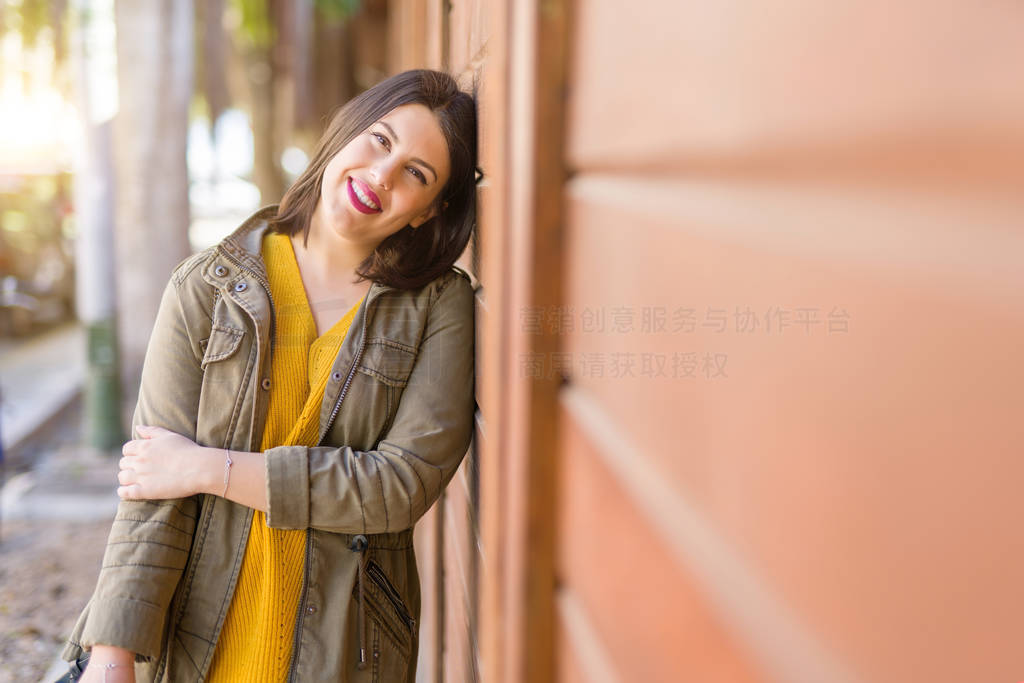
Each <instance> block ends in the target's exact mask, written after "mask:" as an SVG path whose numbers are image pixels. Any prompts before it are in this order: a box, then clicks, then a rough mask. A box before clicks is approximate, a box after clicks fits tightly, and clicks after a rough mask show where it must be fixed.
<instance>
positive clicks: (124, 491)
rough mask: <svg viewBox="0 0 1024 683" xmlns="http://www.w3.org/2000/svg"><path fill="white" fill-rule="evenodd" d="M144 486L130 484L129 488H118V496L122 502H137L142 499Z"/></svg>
mask: <svg viewBox="0 0 1024 683" xmlns="http://www.w3.org/2000/svg"><path fill="white" fill-rule="evenodd" d="M141 493H142V486H140V485H139V484H129V485H127V486H118V487H117V495H118V497H120V498H121V499H122V500H136V499H138V498H141V497H142V496H141Z"/></svg>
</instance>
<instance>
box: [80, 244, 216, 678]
mask: <svg viewBox="0 0 1024 683" xmlns="http://www.w3.org/2000/svg"><path fill="white" fill-rule="evenodd" d="M198 263H199V260H198V259H197V258H195V257H193V258H191V259H189V260H186V261H184V262H182V264H180V265H179V267H178V268H176V269H175V272H174V274H173V275H172V277H171V279H170V281H169V282H168V284H167V286H166V287H165V289H164V292H163V295H162V298H161V302H160V308H159V310H158V313H157V318H156V322H155V325H154V328H153V333H152V335H151V337H150V341H149V345H148V348H147V350H146V358H145V361H144V363H143V370H142V381H141V385H140V388H139V400H138V404H137V406H136V409H135V414H134V416H133V418H132V425H133V428H135V427H137V426H138V425H139V424H148V425H160V426H162V427H166V428H168V429H171V430H174V431H175V432H177V433H179V434H183V435H185V436H186V437H189V438H194V437H195V432H196V420H197V413H198V403H199V393H200V389H201V386H202V377H203V373H202V369H201V367H200V358H201V356H200V355H199V354H200V345H199V340H198V339H195V338H193V337H194V335H195V334H196V332H195V331H194V330H189V329H188V326H187V325H186V317H185V314H184V311H185V310H186V307H188V306H197V305H203V303H202V302H200V301H199V299H200V298H201V297H202V296H203V295H204V294H205V295H206V296H208V294H209V291H208V288H207V290H206V291H205V292H199V291H198V289H199V288H196V291H190V290H189V289H188V288H187V287H184V286H183V284H182V283H183V279H184V278H185V277H186V276H187V274H188V271H189V270H190V269H191V268H194V267H195V266H196V265H198ZM198 509H199V505H198V501H197V499H195V498H190V497H182V498H172V499H169V500H122V501H121V502H120V503H119V504H118V508H117V514H116V516H115V518H114V522H113V524H112V526H111V530H110V536H109V539H108V542H107V548H106V551H105V553H104V557H103V565H102V567H101V569H100V575H99V579H98V580H97V583H96V589H95V591H94V593H93V596H92V599H91V600H90V602H89V605H88V607H87V608H86V610H85V611H84V612H83V615H82V617H81V618H80V619H79V622H78V624H76V627H75V629H74V631H73V632H72V634H71V638H70V643H71V645H80V646H81V647H83V648H85V649H89V648H91V647H92V646H93V645H97V644H103V645H116V646H119V647H121V648H124V649H126V650H128V651H130V652H133V653H139V654H140V655H142V656H145V657H157V656H158V655H159V653H160V647H161V642H162V637H163V629H164V623H165V620H166V614H167V609H168V607H169V605H170V602H171V597H172V595H173V593H174V590H175V588H176V586H177V584H178V581H179V579H180V577H181V573H182V570H183V569H184V567H185V564H186V561H187V559H188V554H189V549H190V548H191V545H192V535H193V533H194V530H195V524H196V518H197V517H198ZM111 680H113V678H111Z"/></svg>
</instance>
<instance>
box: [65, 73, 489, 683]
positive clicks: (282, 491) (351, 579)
mask: <svg viewBox="0 0 1024 683" xmlns="http://www.w3.org/2000/svg"><path fill="white" fill-rule="evenodd" d="M475 171H476V110H475V102H474V100H473V98H472V97H471V96H470V95H468V94H466V93H464V92H461V91H460V90H459V88H458V87H457V85H456V83H455V81H454V80H453V79H452V78H451V77H450V76H448V75H446V74H443V73H439V72H434V71H411V72H406V73H403V74H399V75H398V76H395V77H393V78H391V79H389V80H387V81H385V82H383V83H381V84H379V85H377V86H375V87H374V88H371V89H370V90H368V91H367V92H365V93H363V94H362V95H360V96H359V97H357V98H356V99H355V100H353V101H352V102H350V103H349V104H348V105H346V106H345V107H343V108H342V109H341V110H340V111H339V112H338V114H337V115H336V116H335V117H334V119H333V121H332V122H331V124H330V126H329V128H328V130H327V131H326V133H325V134H324V136H323V138H322V139H321V141H320V143H319V145H318V147H317V151H316V153H315V154H314V156H313V159H312V161H311V162H310V164H309V167H308V168H307V169H306V171H305V172H304V173H303V174H302V175H301V176H300V177H299V179H298V180H297V181H296V183H295V184H294V185H293V186H292V187H291V188H290V189H289V190H288V192H287V193H286V194H285V197H284V198H283V200H282V202H281V205H280V207H277V206H270V207H267V208H265V209H263V210H261V211H259V212H258V213H256V214H255V215H253V216H252V217H251V218H249V219H248V220H247V221H246V222H245V223H244V224H243V225H242V226H241V227H239V228H238V229H237V230H236V231H235V232H234V233H232V234H231V235H230V236H228V237H227V238H225V239H224V241H223V242H221V243H220V244H218V245H216V246H214V247H211V248H210V249H207V250H205V251H203V252H200V253H199V254H196V255H195V256H193V257H191V258H189V259H187V260H186V261H184V262H183V263H182V264H180V265H179V266H178V267H177V268H176V269H175V271H174V274H173V276H172V278H171V281H170V282H169V283H168V285H167V287H166V289H165V291H164V297H163V301H162V303H161V306H160V311H159V313H158V316H157V321H156V325H155V327H154V331H153V335H152V337H151V339H150V343H149V347H148V349H147V353H146V361H145V366H144V369H143V377H142V384H141V387H140V396H139V403H138V406H137V408H136V411H135V416H134V418H133V427H134V430H135V433H136V435H137V437H138V438H136V439H133V440H132V441H129V442H128V443H126V444H125V445H124V448H123V455H124V457H123V458H122V459H121V463H120V473H119V475H118V479H119V482H120V484H121V486H120V488H119V489H118V494H119V495H120V496H121V498H122V502H121V504H120V506H119V508H118V513H117V517H116V518H115V521H114V525H113V527H112V529H111V533H110V538H109V542H108V546H107V550H106V555H105V558H104V565H103V569H102V571H101V574H100V578H99V581H98V584H97V586H96V590H95V592H94V594H93V597H92V599H91V600H90V601H89V604H88V605H87V606H86V609H85V611H84V612H83V614H82V616H81V617H80V618H79V621H78V624H77V625H76V627H75V629H74V631H73V633H72V636H71V639H70V642H69V643H68V646H67V647H66V648H65V651H64V656H65V658H66V659H68V660H69V661H74V662H75V663H74V664H73V665H72V671H73V672H75V673H73V674H70V675H69V677H70V679H71V680H76V677H77V675H78V673H77V672H78V671H80V670H81V668H82V665H83V664H85V663H86V662H87V661H89V660H90V657H91V661H89V665H88V666H87V667H86V668H85V673H84V674H83V678H82V679H81V680H83V681H104V680H106V681H110V682H113V681H134V680H146V681H201V680H206V681H241V680H245V681H265V682H267V683H269V682H271V681H273V682H275V683H276V682H279V681H284V680H288V681H337V680H347V681H410V682H411V681H413V680H414V679H415V661H416V651H417V635H418V631H417V623H418V618H419V608H420V588H419V580H418V576H417V573H416V560H415V557H414V555H413V546H412V528H413V526H414V524H415V523H416V521H417V520H418V519H419V518H420V517H421V516H422V515H423V514H424V513H425V512H426V510H427V509H428V508H429V507H430V506H431V505H432V504H433V503H434V502H435V501H436V500H437V498H438V497H439V496H440V494H441V491H442V490H443V488H444V486H445V485H446V484H447V483H448V481H449V479H450V478H451V476H452V475H453V474H454V472H455V470H456V469H457V468H458V466H459V463H460V462H461V460H462V457H463V455H464V454H465V452H466V450H467V448H468V446H469V441H470V438H471V435H472V423H473V410H474V399H473V379H474V346H473V344H474V322H473V316H474V293H473V289H472V286H471V284H470V279H469V277H468V276H467V275H466V274H465V273H464V272H463V271H461V270H460V269H458V268H456V267H454V262H455V260H456V259H457V258H458V257H459V256H460V255H461V253H462V252H463V250H464V249H465V247H466V244H467V242H468V240H469V237H470V233H471V231H472V229H473V224H474V220H475Z"/></svg>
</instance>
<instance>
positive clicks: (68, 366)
mask: <svg viewBox="0 0 1024 683" xmlns="http://www.w3.org/2000/svg"><path fill="white" fill-rule="evenodd" d="M85 353H86V349H85V331H84V329H83V328H82V327H81V326H80V325H79V324H77V323H68V324H65V325H62V326H60V327H58V328H55V329H53V330H50V331H49V332H46V333H44V334H43V335H40V336H38V337H33V338H31V339H28V340H24V341H21V340H3V341H2V343H0V391H2V392H3V393H2V398H3V401H2V403H0V434H2V438H3V447H4V459H5V461H6V468H7V480H6V482H5V483H4V485H3V489H2V490H0V523H2V522H3V521H6V520H17V519H55V520H73V521H88V520H93V519H110V518H112V517H113V514H114V511H115V510H116V509H117V494H116V492H115V491H116V477H117V458H116V457H112V456H111V455H110V454H97V453H93V452H91V451H89V449H86V448H83V447H81V446H80V444H79V443H78V438H77V436H78V424H77V421H78V419H79V418H78V412H79V411H78V410H76V401H78V400H79V398H80V394H81V390H82V384H83V381H84V378H85V369H86V362H85ZM69 422H70V423H71V424H68V423H69ZM69 430H70V431H71V432H73V433H71V434H62V432H68V431H69ZM44 439H45V440H47V441H48V442H49V443H48V446H49V448H41V449H40V448H30V444H32V443H33V442H38V441H40V440H44ZM30 451H31V452H30ZM17 469H20V470H25V469H27V470H28V471H23V472H21V473H20V474H14V475H13V476H12V475H11V472H12V471H14V470H17Z"/></svg>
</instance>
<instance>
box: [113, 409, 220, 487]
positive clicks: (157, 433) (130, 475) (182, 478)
mask: <svg viewBox="0 0 1024 683" xmlns="http://www.w3.org/2000/svg"><path fill="white" fill-rule="evenodd" d="M136 431H137V432H138V434H139V436H140V437H141V438H138V439H133V440H131V441H129V442H128V443H126V444H125V445H124V446H123V447H122V448H121V453H122V455H123V456H124V457H122V458H121V461H120V463H119V465H120V467H121V471H120V472H118V474H117V480H118V482H120V484H121V486H119V487H118V489H117V495H118V496H120V497H121V498H122V499H123V500H144V499H166V498H185V497H187V496H191V495H193V494H196V493H202V492H204V491H206V490H209V488H210V480H211V473H212V472H214V471H215V470H216V468H217V467H218V464H219V463H216V462H214V459H213V458H211V457H210V456H209V455H208V453H207V451H208V450H209V449H205V448H202V447H201V446H197V445H196V443H195V442H194V441H191V440H190V439H188V438H186V437H184V436H181V435H180V434H176V433H174V432H172V431H169V430H167V429H164V428H163V427H148V426H144V425H139V426H138V427H137V428H136Z"/></svg>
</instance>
